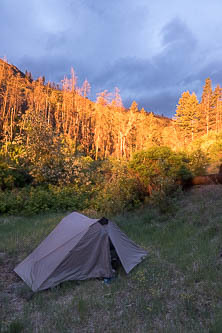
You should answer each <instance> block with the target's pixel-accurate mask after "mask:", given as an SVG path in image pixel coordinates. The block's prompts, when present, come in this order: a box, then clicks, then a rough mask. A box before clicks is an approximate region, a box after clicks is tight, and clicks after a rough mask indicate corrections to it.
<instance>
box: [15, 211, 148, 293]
mask: <svg viewBox="0 0 222 333" xmlns="http://www.w3.org/2000/svg"><path fill="white" fill-rule="evenodd" d="M110 245H112V246H113V247H114V248H115V251H116V253H117V255H118V258H119V260H120V262H121V264H122V266H123V268H124V270H125V272H126V273H127V274H128V273H129V272H130V271H131V270H132V269H133V268H134V267H135V266H136V265H137V264H138V263H140V262H141V261H142V259H143V258H144V257H145V256H146V255H147V252H146V251H145V250H143V249H142V248H140V247H139V246H137V245H136V244H135V243H134V242H132V241H131V240H130V239H129V238H128V237H127V236H126V235H125V234H124V233H123V232H122V231H121V230H120V229H119V228H118V227H117V225H116V224H115V223H113V222H111V221H109V220H107V219H106V218H102V219H90V218H88V217H86V216H84V215H82V214H79V213H76V212H73V213H71V214H69V215H67V216H66V217H65V218H63V219H62V221H61V222H60V223H59V224H58V225H57V226H56V227H55V229H54V230H53V231H52V232H51V233H50V234H49V235H48V236H47V237H46V238H45V239H44V240H43V241H42V243H40V245H39V246H38V247H37V248H36V249H35V250H34V251H33V252H32V253H31V254H30V255H29V256H28V257H27V258H26V259H25V260H24V261H22V262H21V263H20V264H19V265H18V266H16V267H15V269H14V271H15V272H16V273H17V274H18V275H19V276H20V277H21V278H22V279H23V280H24V281H25V282H26V283H27V284H28V286H29V287H30V288H31V289H32V290H33V291H39V290H44V289H47V288H51V287H53V286H56V285H57V284H59V283H61V282H63V281H67V280H85V279H89V278H98V277H106V278H109V277H112V276H113V270H112V265H111V253H110V251H111V250H110Z"/></svg>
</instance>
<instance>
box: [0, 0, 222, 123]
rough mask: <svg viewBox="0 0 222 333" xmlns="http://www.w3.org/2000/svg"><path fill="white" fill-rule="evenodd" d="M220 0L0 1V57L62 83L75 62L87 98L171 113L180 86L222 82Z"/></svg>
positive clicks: (198, 89)
mask: <svg viewBox="0 0 222 333" xmlns="http://www.w3.org/2000/svg"><path fill="white" fill-rule="evenodd" d="M221 13H222V2H221V0H186V1H178V0H168V1H166V0H111V1H109V0H0V57H1V58H3V57H4V56H6V58H7V60H8V62H9V63H11V64H14V65H15V66H17V67H19V69H21V70H22V71H25V70H26V69H27V70H28V71H31V72H32V74H33V76H34V78H36V77H38V76H43V75H44V76H45V77H46V80H50V81H54V82H60V81H61V80H62V79H63V77H64V75H66V76H68V75H69V73H70V68H71V67H73V68H74V70H75V72H76V75H77V76H78V84H79V85H81V84H82V83H83V81H84V79H86V78H87V80H88V81H89V83H90V84H91V87H92V92H91V96H90V98H91V99H92V100H94V99H95V96H96V95H95V94H96V92H101V91H103V90H105V89H107V90H108V91H113V90H114V88H115V87H118V88H119V89H120V95H121V96H122V99H123V103H124V106H126V107H128V106H129V105H130V104H131V103H132V101H133V100H135V101H136V102H137V103H138V105H139V107H140V108H141V107H144V108H145V109H146V110H147V111H153V112H154V113H159V114H164V115H166V116H169V117H172V116H173V115H174V114H175V110H176V105H177V103H178V100H179V98H180V96H181V94H182V92H183V91H186V90H189V91H190V92H193V91H194V92H195V93H196V94H197V96H198V98H199V99H200V96H201V93H202V89H203V85H204V82H205V79H206V78H207V77H210V78H211V79H212V81H213V85H216V84H218V83H219V84H220V85H222V24H221V20H222V19H221Z"/></svg>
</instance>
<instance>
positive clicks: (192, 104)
mask: <svg viewBox="0 0 222 333" xmlns="http://www.w3.org/2000/svg"><path fill="white" fill-rule="evenodd" d="M175 121H176V127H177V131H178V133H180V135H181V139H182V142H183V143H184V144H185V145H187V144H189V143H190V142H191V141H193V140H195V139H196V138H197V137H199V136H201V135H204V134H206V135H209V133H210V132H212V131H215V132H216V133H218V132H219V131H221V129H222V89H221V87H220V85H219V84H218V85H217V86H216V88H215V89H214V90H213V89H212V82H211V79H210V78H207V79H206V81H205V85H204V88H203V93H202V97H201V101H200V102H199V101H198V99H197V96H196V94H195V93H194V92H193V93H192V94H191V93H190V92H189V91H186V92H184V93H183V94H182V96H181V98H180V100H179V103H178V105H177V109H176V116H175Z"/></svg>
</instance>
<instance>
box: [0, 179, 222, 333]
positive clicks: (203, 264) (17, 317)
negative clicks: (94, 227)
mask: <svg viewBox="0 0 222 333" xmlns="http://www.w3.org/2000/svg"><path fill="white" fill-rule="evenodd" d="M168 204H169V205H171V202H170V200H168ZM172 207H174V208H175V209H173V211H172V209H171V208H172ZM172 207H169V210H168V213H166V214H161V213H159V212H158V209H157V208H154V207H151V206H149V207H148V206H147V207H144V208H143V209H140V210H139V211H137V212H134V213H130V214H127V215H124V216H116V217H114V218H113V220H114V221H115V222H117V223H118V225H119V226H120V227H121V229H122V230H123V231H125V232H126V233H127V235H128V236H129V237H130V238H131V239H133V240H134V241H135V242H136V243H138V244H140V245H141V246H143V247H144V248H146V249H147V250H148V251H149V255H148V257H147V258H146V259H145V260H144V261H143V262H142V263H141V264H140V265H138V266H137V267H136V268H135V269H134V270H133V271H132V272H131V273H130V274H129V275H126V274H125V273H124V272H123V270H120V272H119V276H118V278H117V279H116V280H114V281H113V282H112V283H111V284H110V285H105V284H104V283H103V282H102V281H100V280H96V279H95V280H88V281H83V282H76V281H68V282H66V283H63V284H61V285H60V286H57V287H55V288H53V289H51V290H46V291H43V292H39V293H36V294H34V295H33V296H32V297H31V298H30V290H29V288H28V287H27V286H26V285H25V284H24V283H23V282H22V281H21V280H20V279H19V278H18V277H17V276H16V275H15V274H14V273H13V272H12V270H13V268H14V265H15V264H17V263H18V262H20V261H21V260H22V259H23V258H25V256H26V255H27V254H29V253H30V252H31V251H32V250H33V249H34V248H35V247H36V246H37V244H39V242H40V241H41V240H42V239H44V238H45V236H46V235H47V234H48V233H49V232H50V231H51V230H52V229H53V228H54V227H55V225H56V224H57V223H58V222H59V221H60V220H61V218H62V217H63V216H64V214H48V215H41V216H40V215H39V216H36V217H33V218H28V217H25V218H23V217H2V218H0V253H3V254H4V255H2V257H0V275H1V277H3V279H2V280H1V279H0V282H1V283H0V332H1V333H2V332H4V333H5V332H49V333H50V332H58V333H60V332H70V333H71V332H96V333H97V332H101V333H102V332H139V333H140V332H164V333H165V332H166V333H167V332H169V333H171V332H178V333H179V332H211V333H217V332H218V333H219V332H222V310H221V308H222V256H221V255H222V186H219V185H218V186H208V187H202V188H195V189H193V190H192V191H190V192H187V193H185V194H181V196H180V197H178V198H177V200H176V202H175V200H174V201H173V202H172ZM93 217H94V216H93ZM1 268H3V269H2V271H3V273H1ZM4 277H7V278H5V279H4Z"/></svg>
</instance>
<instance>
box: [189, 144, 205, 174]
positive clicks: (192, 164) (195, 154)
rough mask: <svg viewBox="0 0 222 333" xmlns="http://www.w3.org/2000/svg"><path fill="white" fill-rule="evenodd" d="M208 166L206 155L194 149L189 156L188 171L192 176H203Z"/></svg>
mask: <svg viewBox="0 0 222 333" xmlns="http://www.w3.org/2000/svg"><path fill="white" fill-rule="evenodd" d="M208 165H209V157H208V154H206V153H204V152H203V151H202V150H201V149H195V150H193V151H192V153H190V155H189V169H190V171H191V172H192V174H193V175H194V176H199V175H204V174H205V173H206V168H207V166H208Z"/></svg>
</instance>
